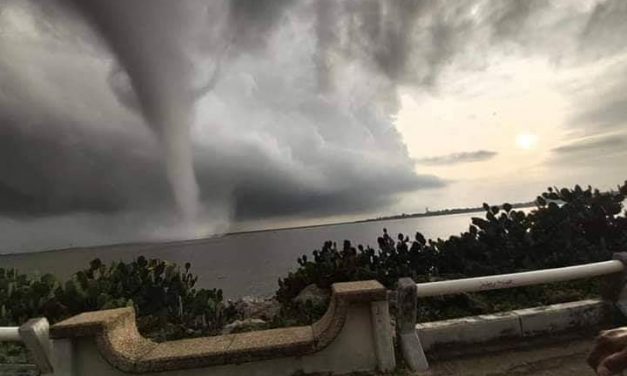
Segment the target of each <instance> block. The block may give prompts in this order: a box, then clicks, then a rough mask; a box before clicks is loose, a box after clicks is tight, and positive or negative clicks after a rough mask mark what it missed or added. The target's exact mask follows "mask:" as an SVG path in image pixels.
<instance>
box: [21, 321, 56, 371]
mask: <svg viewBox="0 0 627 376" xmlns="http://www.w3.org/2000/svg"><path fill="white" fill-rule="evenodd" d="M49 328H50V325H49V324H48V320H46V319H45V318H37V319H30V320H28V321H27V322H26V323H25V324H24V325H22V326H20V328H19V335H20V338H21V340H22V342H24V345H25V346H26V348H27V349H28V351H29V352H30V353H31V355H32V357H33V361H34V362H35V364H36V365H37V367H38V368H39V370H40V371H41V373H42V375H45V374H50V373H52V362H51V361H50V355H51V354H50V337H49V334H48V330H49Z"/></svg>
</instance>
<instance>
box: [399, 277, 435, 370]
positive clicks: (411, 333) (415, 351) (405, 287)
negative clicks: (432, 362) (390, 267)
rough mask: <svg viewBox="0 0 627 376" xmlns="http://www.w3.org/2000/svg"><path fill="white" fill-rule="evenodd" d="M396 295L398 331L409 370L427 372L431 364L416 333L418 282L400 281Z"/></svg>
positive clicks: (402, 279) (403, 279) (408, 279)
mask: <svg viewBox="0 0 627 376" xmlns="http://www.w3.org/2000/svg"><path fill="white" fill-rule="evenodd" d="M396 293H397V298H396V300H397V301H396V330H397V333H398V342H399V345H400V348H401V353H402V354H403V358H404V360H405V363H407V365H408V366H409V368H411V369H412V370H414V371H425V370H427V369H428V368H429V363H428V362H427V357H426V356H425V353H424V350H423V348H422V345H421V343H420V338H419V337H418V334H417V333H416V314H417V303H418V294H417V290H416V282H414V280H413V279H411V278H401V279H399V280H398V288H397V290H396Z"/></svg>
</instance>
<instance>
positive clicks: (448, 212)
mask: <svg viewBox="0 0 627 376" xmlns="http://www.w3.org/2000/svg"><path fill="white" fill-rule="evenodd" d="M510 205H512V209H524V208H531V207H534V206H535V202H533V201H531V202H519V203H515V204H510ZM492 206H495V205H492ZM496 206H499V207H501V206H502V205H496ZM483 211H485V210H484V209H483V207H480V206H479V207H475V208H454V209H442V210H434V211H430V212H425V213H413V214H399V215H391V216H385V217H377V218H367V219H358V220H355V221H347V222H331V223H321V224H317V225H304V226H294V227H279V228H269V229H263V230H248V231H236V232H227V233H225V234H222V235H216V236H215V237H223V236H229V235H241V234H254V233H258V232H270V231H285V230H298V229H304V228H316V227H326V226H339V225H350V224H355V223H367V222H383V221H393V220H397V219H409V218H426V217H439V216H443V215H454V214H467V213H479V212H483ZM207 239H211V238H207ZM198 240H201V239H198Z"/></svg>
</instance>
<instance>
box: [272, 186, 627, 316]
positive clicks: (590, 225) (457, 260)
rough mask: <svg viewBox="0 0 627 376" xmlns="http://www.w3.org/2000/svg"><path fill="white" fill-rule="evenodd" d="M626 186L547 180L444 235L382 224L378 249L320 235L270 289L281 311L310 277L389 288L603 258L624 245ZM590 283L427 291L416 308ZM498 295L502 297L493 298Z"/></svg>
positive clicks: (527, 295)
mask: <svg viewBox="0 0 627 376" xmlns="http://www.w3.org/2000/svg"><path fill="white" fill-rule="evenodd" d="M626 194H627V182H625V184H624V185H622V186H619V187H618V190H616V191H610V192H600V191H598V190H593V189H592V188H591V187H588V188H587V189H582V188H581V187H580V186H575V187H574V188H573V189H566V188H562V189H557V188H548V189H547V192H544V193H542V194H541V195H540V196H539V197H538V198H537V205H536V208H535V209H534V210H532V211H531V212H530V213H525V212H523V211H520V210H512V205H510V204H504V205H502V206H490V205H488V204H484V205H483V208H484V210H485V216H484V218H478V217H477V218H472V223H471V224H470V226H469V229H468V231H466V232H463V233H462V234H460V235H456V236H450V237H449V238H448V239H437V240H429V241H428V242H427V241H425V238H424V236H422V234H420V233H416V235H415V237H414V239H413V240H412V241H410V240H409V238H408V237H407V236H405V235H403V234H399V235H398V236H397V239H396V240H394V239H393V238H392V237H391V236H389V235H388V233H387V231H386V229H383V236H381V237H379V238H378V240H377V244H378V249H377V250H374V249H372V248H370V247H365V248H364V247H363V246H361V245H359V246H357V248H355V247H353V246H352V244H351V243H350V242H349V241H345V242H344V246H343V248H342V249H338V248H337V247H336V245H335V244H334V243H331V242H326V243H325V244H324V246H323V247H322V249H321V250H315V251H313V259H312V260H309V259H308V257H307V256H306V255H305V256H302V257H301V258H299V259H298V263H299V268H298V269H297V270H296V271H294V272H291V273H289V275H288V276H287V277H286V278H283V279H279V289H278V291H277V293H276V297H277V299H278V300H279V301H280V302H281V303H282V305H283V306H284V307H286V308H285V310H286V311H294V310H297V309H298V307H296V306H294V303H292V301H293V299H294V297H295V296H296V295H297V294H298V293H299V292H300V290H301V289H302V288H304V287H306V286H308V285H310V284H316V285H318V287H321V288H328V287H330V285H331V284H332V283H334V282H343V281H354V280H360V279H377V280H378V281H379V282H381V283H382V284H383V285H385V286H386V287H387V288H394V285H395V283H396V281H397V280H398V278H399V277H411V278H413V279H414V280H416V281H417V282H421V281H430V280H438V279H453V278H464V277H470V276H481V275H492V274H503V273H512V272H519V271H525V270H534V269H546V268H554V267H562V266H568V265H576V264H583V263H589V262H596V261H602V260H607V259H609V258H610V257H611V254H612V253H613V252H618V251H626V250H627V219H626V218H625V215H621V211H622V210H623V201H624V199H625V195H626ZM591 283H592V282H581V283H579V284H576V286H577V287H576V288H575V289H574V290H573V291H571V292H572V293H569V294H562V295H563V296H562V298H558V297H559V296H560V294H559V291H560V288H561V289H562V291H566V290H564V289H565V288H566V287H565V286H566V285H563V284H562V285H553V286H542V287H531V288H525V289H522V290H517V291H509V290H506V291H502V292H490V293H489V294H488V295H486V296H485V297H482V298H478V297H477V296H474V295H463V296H457V297H444V298H432V299H429V300H426V301H425V302H421V304H422V305H423V313H422V316H423V317H430V318H435V317H438V315H439V314H440V313H441V312H442V311H443V309H444V308H443V307H444V305H446V309H444V310H445V311H447V312H449V313H446V314H444V317H439V318H440V319H442V318H446V317H450V316H456V315H457V314H458V313H459V314H469V313H470V314H474V313H486V312H493V311H494V310H495V309H502V308H504V307H506V306H507V305H508V304H510V302H516V301H518V302H519V303H520V304H518V305H517V307H520V306H524V305H522V304H527V303H530V304H531V303H532V302H533V301H535V302H537V303H542V304H550V303H554V302H557V301H559V300H560V299H563V298H564V296H566V295H569V296H570V297H571V298H573V299H576V298H578V297H586V296H589V295H590V291H589V290H590V286H593V285H594V284H591ZM521 294H522V295H521ZM508 297H509V298H508ZM499 299H500V300H502V301H503V302H504V303H503V304H500V303H499ZM425 304H426V306H425ZM512 304H513V303H512ZM438 307H440V308H438ZM456 310H457V311H460V312H458V313H455V312H454V311H456Z"/></svg>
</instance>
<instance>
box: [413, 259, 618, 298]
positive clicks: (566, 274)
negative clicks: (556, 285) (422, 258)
mask: <svg viewBox="0 0 627 376" xmlns="http://www.w3.org/2000/svg"><path fill="white" fill-rule="evenodd" d="M624 269H625V266H624V264H623V263H622V262H621V261H619V260H611V261H603V262H596V263H592V264H584V265H577V266H567V267H564V268H555V269H544V270H534V271H531V272H522V273H512V274H501V275H491V276H486V277H476V278H464V279H453V280H449V281H439V282H427V283H418V284H416V287H417V293H418V297H419V298H420V297H422V298H424V297H428V296H436V295H450V294H460V293H464V292H476V291H488V290H497V289H508V288H512V287H521V286H531V285H539V284H543V283H552V282H561V281H569V280H573V279H583V278H590V277H598V276H601V275H607V274H614V273H619V272H622V271H623V270H624Z"/></svg>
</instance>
